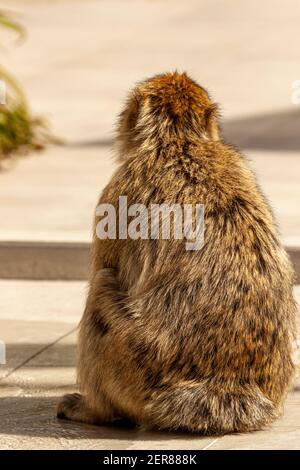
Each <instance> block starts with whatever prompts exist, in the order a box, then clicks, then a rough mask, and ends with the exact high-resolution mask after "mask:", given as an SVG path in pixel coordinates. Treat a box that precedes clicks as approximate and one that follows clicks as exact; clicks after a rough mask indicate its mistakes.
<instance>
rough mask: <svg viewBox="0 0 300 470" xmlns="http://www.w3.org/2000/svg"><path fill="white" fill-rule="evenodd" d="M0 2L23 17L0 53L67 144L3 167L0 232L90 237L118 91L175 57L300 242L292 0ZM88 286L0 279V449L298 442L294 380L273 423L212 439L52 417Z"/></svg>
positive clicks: (299, 111) (71, 370)
mask: <svg viewBox="0 0 300 470" xmlns="http://www.w3.org/2000/svg"><path fill="white" fill-rule="evenodd" d="M2 4H3V6H2V7H3V8H5V7H6V9H8V10H13V11H15V12H17V13H18V14H19V16H18V18H19V19H20V20H21V21H23V23H24V24H25V25H26V27H27V29H28V37H27V40H26V42H25V43H24V44H23V45H20V46H17V47H15V48H14V47H10V48H9V52H6V53H5V54H4V56H3V62H4V64H5V65H6V66H7V67H8V68H9V69H10V70H11V71H13V72H14V73H15V75H16V76H17V77H18V78H19V80H20V81H21V82H22V84H23V85H24V87H25V88H26V90H27V93H28V98H29V100H30V103H31V105H32V108H33V110H34V111H36V112H37V113H41V114H45V115H46V116H47V117H48V118H49V120H50V122H51V124H52V128H53V132H54V133H55V134H56V135H58V136H60V137H62V138H64V139H65V146H57V147H50V148H48V149H47V150H46V151H45V152H44V153H41V154H35V155H31V156H29V157H27V158H24V159H19V160H17V161H16V162H14V163H13V164H12V165H10V166H9V168H7V169H5V171H2V172H1V173H0V201H1V203H0V220H1V225H0V241H3V240H4V241H11V240H27V241H59V242H60V241H66V242H68V241H70V242H71V241H76V242H77V241H78V242H81V241H84V242H85V241H90V238H91V226H92V215H93V210H94V206H95V202H96V198H97V196H98V194H99V192H100V191H101V189H102V188H103V186H104V185H105V184H106V182H107V181H108V180H109V178H110V176H111V174H112V172H113V171H114V163H113V159H112V155H113V152H112V149H111V144H112V138H113V133H112V130H113V126H114V123H115V119H116V115H117V113H118V112H119V110H120V105H121V103H122V102H123V101H124V97H125V94H126V91H127V90H128V89H129V88H130V87H131V86H132V85H133V84H134V83H135V82H136V81H138V80H140V79H142V78H144V77H147V76H149V75H153V74H154V73H157V72H163V71H167V70H174V69H175V68H178V69H179V70H187V71H188V72H189V73H190V74H191V75H192V76H193V77H194V78H195V79H196V80H198V81H199V82H200V83H201V84H202V85H204V86H207V87H208V88H209V91H210V92H211V94H212V96H213V97H214V98H215V99H216V101H218V102H220V103H221V111H222V114H223V118H224V120H223V123H224V125H223V127H224V135H225V136H226V138H227V139H229V140H231V141H232V142H233V143H235V144H237V145H238V146H240V147H241V148H242V149H243V151H244V153H246V154H247V155H249V157H250V159H251V162H252V165H253V167H254V169H255V170H256V172H257V174H258V179H259V181H260V183H261V185H262V186H263V189H264V191H265V192H266V194H267V195H268V197H269V199H270V201H271V203H272V206H273V207H274V210H275V213H276V214H277V216H278V219H279V225H280V230H281V233H282V235H283V239H284V241H285V243H286V244H292V245H294V246H295V245H300V242H299V234H300V217H299V215H300V214H299V212H300V209H299V203H298V201H299V196H300V189H299V183H298V179H299V172H300V159H299V150H300V133H299V128H300V105H299V106H297V105H292V104H291V95H292V83H293V82H294V81H295V80H297V79H300V77H299V75H298V74H299V62H298V57H299V50H298V49H299V48H298V44H299V41H297V38H298V30H299V24H298V18H299V14H300V4H299V2H298V1H297V0H288V1H286V2H285V4H284V8H283V7H282V2H280V1H279V0H275V1H272V2H268V1H266V2H259V1H258V0H254V1H252V2H234V1H231V0H229V1H227V2H222V1H220V0H218V1H217V0H209V1H208V0H207V1H203V2H199V1H195V0H190V1H189V2H182V1H178V0H172V8H170V1H168V0H153V1H150V0H149V1H140V0H138V1H137V0H132V1H124V0H119V1H117V0H113V1H108V0H106V1H102V2H98V1H96V0H95V1H89V0H85V1H84V2H83V1H82V2H80V1H75V0H74V1H73V0H65V1H64V0H60V1H56V2H51V1H50V0H49V1H44V2H39V1H37V0H36V1H34V0H22V1H18V0H9V1H6V2H5V1H4V2H2ZM276 4H278V5H277V6H276ZM241 18H243V20H241ZM8 44H11V45H12V44H13V42H12V41H11V39H10V41H8ZM295 291H296V293H298V294H300V290H299V288H298V287H296V288H295ZM85 294H86V284H85V282H83V281H51V282H50V281H25V280H4V279H3V280H0V340H2V341H4V343H5V344H6V356H7V363H6V364H5V365H0V377H1V381H0V397H1V399H0V416H1V419H0V448H1V449H13V448H15V449H17V448H18V449H21V448H24V449H29V448H40V449H46V448H53V449H55V448H57V449H64V448H69V449H74V448H83V449H143V448H145V449H150V448H151V449H176V448H177V449H191V448H193V449H207V450H208V449H209V450H213V449H282V448H289V449H299V448H300V398H299V397H300V395H299V393H300V385H298V387H297V386H296V387H295V388H294V390H293V392H291V394H290V395H289V397H288V400H287V402H286V407H285V412H284V415H283V417H282V418H281V419H280V420H279V421H278V422H277V423H275V424H274V425H273V426H272V427H271V428H270V429H268V430H265V431H261V432H257V433H253V434H248V435H233V436H225V437H222V438H218V439H214V438H207V437H205V438H202V437H201V436H189V435H183V434H165V433H159V432H157V433H149V432H142V431H139V430H137V429H132V428H131V429H127V428H117V427H99V428H98V427H93V426H84V425H80V424H73V423H69V422H62V421H57V420H56V418H55V414H54V408H55V403H56V402H57V398H58V397H59V396H60V395H61V394H63V393H65V392H67V391H70V390H74V384H75V367H74V366H75V361H76V330H75V329H76V325H77V323H78V321H79V319H80V316H81V313H82V310H83V305H84V299H85ZM298 297H300V295H298Z"/></svg>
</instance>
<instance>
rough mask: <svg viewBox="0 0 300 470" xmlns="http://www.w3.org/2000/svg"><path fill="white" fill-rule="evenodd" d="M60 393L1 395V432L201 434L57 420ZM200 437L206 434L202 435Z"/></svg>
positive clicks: (163, 437)
mask: <svg viewBox="0 0 300 470" xmlns="http://www.w3.org/2000/svg"><path fill="white" fill-rule="evenodd" d="M59 398H60V397H59V396H55V397H54V396H52V397H36V396H34V397H4V398H1V402H0V415H1V421H0V434H12V435H20V436H35V437H48V438H49V437H55V438H56V439H59V438H66V437H68V438H73V439H104V440H126V441H132V440H134V441H145V440H151V441H154V442H155V441H162V442H163V441H170V440H172V441H174V440H181V439H186V438H187V437H188V438H189V439H190V440H191V441H192V440H193V439H197V440H198V441H199V439H201V438H202V436H199V435H197V436H191V435H189V434H187V433H182V432H181V433H179V432H178V433H162V432H159V431H151V432H150V431H142V430H140V429H139V428H137V427H135V426H133V425H129V424H125V423H118V424H115V425H108V426H92V425H87V424H83V423H75V422H71V421H67V420H59V419H57V418H56V416H55V407H56V404H57V402H58V400H59ZM203 438H205V437H204V436H203Z"/></svg>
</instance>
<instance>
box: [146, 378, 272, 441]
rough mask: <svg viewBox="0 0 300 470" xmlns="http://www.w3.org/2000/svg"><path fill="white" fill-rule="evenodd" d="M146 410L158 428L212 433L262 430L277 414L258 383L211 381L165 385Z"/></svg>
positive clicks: (155, 394)
mask: <svg viewBox="0 0 300 470" xmlns="http://www.w3.org/2000/svg"><path fill="white" fill-rule="evenodd" d="M146 411H147V413H146V415H147V416H148V419H149V421H148V424H150V426H153V427H155V428H159V429H168V430H177V429H181V430H186V431H189V432H195V433H201V434H210V435H212V434H226V433H231V432H247V431H255V430H259V429H262V428H263V427H265V426H267V425H268V424H270V423H271V422H272V421H273V420H274V419H275V418H277V417H278V411H277V409H276V407H275V406H274V404H273V403H272V402H271V401H270V400H269V399H268V398H267V397H266V396H264V395H263V393H262V392H261V391H260V389H259V388H258V387H257V385H243V386H242V385H238V386H235V387H232V386H231V387H227V386H226V384H222V383H220V384H219V385H218V384H217V383H213V382H210V381H209V380H207V381H202V382H197V383H196V382H193V381H189V382H182V383H180V384H177V385H170V386H163V387H162V389H161V390H159V391H157V392H154V393H153V395H152V397H151V399H150V402H149V403H148V405H147V407H146Z"/></svg>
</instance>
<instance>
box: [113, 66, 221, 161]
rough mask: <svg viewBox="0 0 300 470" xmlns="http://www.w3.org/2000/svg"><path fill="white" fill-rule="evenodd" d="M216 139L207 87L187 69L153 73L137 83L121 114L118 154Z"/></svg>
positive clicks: (215, 114)
mask: <svg viewBox="0 0 300 470" xmlns="http://www.w3.org/2000/svg"><path fill="white" fill-rule="evenodd" d="M197 139H204V140H219V128H218V110H217V106H216V104H214V103H213V102H212V101H211V100H210V98H209V96H208V93H207V92H206V90H204V88H202V87H201V86H200V85H198V84H197V83H196V82H194V81H193V80H192V79H191V78H189V77H188V76H187V75H186V73H182V74H181V73H178V72H174V73H167V74H163V75H156V76H154V77H153V78H150V79H148V80H145V81H144V82H141V83H140V84H138V85H137V86H136V88H135V89H134V90H133V91H132V92H131V93H130V94H129V97H128V100H127V103H126V106H125V108H124V110H123V111H122V113H121V115H120V120H119V126H118V137H117V141H118V142H119V144H120V150H121V155H120V156H121V158H124V157H126V155H127V154H130V151H132V150H136V149H138V148H141V149H142V150H143V151H153V150H155V149H159V148H160V147H161V146H166V145H170V144H175V145H179V146H180V145H184V144H185V143H186V142H188V141H194V142H195V141H196V140H197Z"/></svg>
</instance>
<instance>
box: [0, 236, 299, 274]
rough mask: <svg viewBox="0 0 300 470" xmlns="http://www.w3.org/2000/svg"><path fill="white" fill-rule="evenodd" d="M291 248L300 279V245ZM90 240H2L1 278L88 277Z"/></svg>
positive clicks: (291, 254) (0, 243) (0, 253)
mask: <svg viewBox="0 0 300 470" xmlns="http://www.w3.org/2000/svg"><path fill="white" fill-rule="evenodd" d="M286 249H287V252H288V254H289V256H290V258H291V260H292V263H293V265H294V269H295V272H296V278H297V279H296V281H297V283H298V282H300V246H288V247H287V248H286ZM89 254H90V244H89V243H79V242H31V241H28V242H25V241H24V242H22V241H14V242H12V241H7V242H4V241H3V242H0V278H2V279H37V280H46V279H47V280H84V279H87V277H88V264H89Z"/></svg>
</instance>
